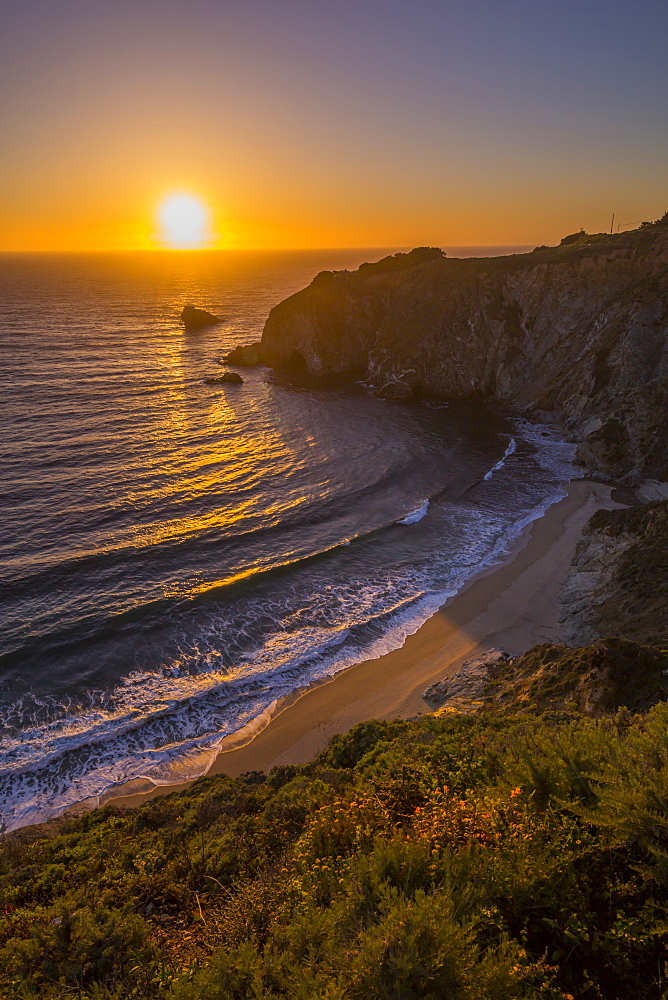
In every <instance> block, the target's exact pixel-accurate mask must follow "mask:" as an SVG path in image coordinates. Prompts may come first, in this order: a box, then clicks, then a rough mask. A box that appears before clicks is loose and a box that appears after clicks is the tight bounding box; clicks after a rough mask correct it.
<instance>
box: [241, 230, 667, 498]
mask: <svg viewBox="0 0 668 1000" xmlns="http://www.w3.org/2000/svg"><path fill="white" fill-rule="evenodd" d="M667 333H668V227H667V226H666V224H665V222H662V223H657V224H654V225H648V226H645V227H644V228H642V229H640V230H636V231H634V232H633V233H630V234H621V235H619V236H613V237H607V238H605V237H604V238H600V237H599V238H596V239H594V240H592V241H589V242H587V241H582V242H581V243H578V244H575V245H569V246H564V247H558V248H544V249H540V250H538V251H534V252H533V253H530V254H522V255H517V256H510V257H496V258H478V259H446V258H444V257H443V256H442V255H441V254H440V252H439V251H433V250H429V249H424V248H423V249H421V250H418V251H413V252H412V253H410V254H403V255H395V256H394V257H389V258H386V259H385V260H383V261H379V262H378V263H376V264H363V265H362V266H361V267H360V268H359V269H358V270H357V271H355V272H353V273H347V272H333V273H332V272H323V273H322V274H320V275H318V276H317V278H315V279H314V281H313V282H312V284H311V285H310V286H309V287H308V288H305V289H304V290H303V291H301V292H298V293H297V294H295V295H292V296H291V297H290V298H288V299H286V300H285V301H284V302H281V303H280V304H279V305H277V306H276V307H275V308H274V309H272V311H271V313H270V315H269V317H268V319H267V322H266V325H265V328H264V332H263V335H262V341H261V345H260V348H259V352H260V355H259V356H260V358H261V360H262V361H263V362H264V363H267V364H270V365H272V366H279V365H282V364H293V365H301V366H302V367H304V368H306V369H307V370H308V371H309V372H311V373H314V374H354V375H355V376H356V377H362V378H365V379H367V380H369V381H370V382H372V383H373V384H374V385H375V386H376V387H377V388H378V389H379V390H380V391H381V392H384V393H385V394H386V395H390V396H395V397H397V398H399V397H406V396H410V395H412V394H430V395H437V396H440V397H445V398H463V397H471V396H480V397H484V398H487V399H489V400H491V401H496V402H498V403H501V404H503V405H504V406H507V407H509V408H512V409H514V410H515V411H519V412H522V413H524V414H526V415H529V416H533V417H535V418H538V419H540V418H542V419H550V420H556V421H558V422H559V423H560V425H561V426H562V428H563V430H564V432H565V433H566V434H567V435H569V436H570V437H571V438H572V439H573V440H574V441H577V442H578V445H579V457H580V460H581V461H582V462H583V463H584V464H585V466H586V467H587V468H588V469H589V471H590V473H592V474H594V475H598V476H601V477H603V478H606V479H612V480H616V481H618V482H627V483H628V482H636V481H638V480H639V479H641V478H643V477H646V476H652V477H654V478H657V479H664V478H667V477H668V434H667V431H668V336H667Z"/></svg>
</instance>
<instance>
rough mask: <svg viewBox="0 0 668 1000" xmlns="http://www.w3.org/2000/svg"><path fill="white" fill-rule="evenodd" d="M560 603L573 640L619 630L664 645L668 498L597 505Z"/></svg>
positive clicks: (586, 639) (667, 608)
mask: <svg viewBox="0 0 668 1000" xmlns="http://www.w3.org/2000/svg"><path fill="white" fill-rule="evenodd" d="M562 606H563V609H564V615H563V619H562V621H563V623H564V626H565V631H566V634H567V636H568V638H569V640H571V641H572V642H582V643H589V642H593V641H594V640H595V639H598V638H599V637H600V636H609V635H623V636H625V637H626V638H628V639H634V640H635V641H636V642H641V643H653V644H655V645H657V646H661V647H666V646H668V500H659V501H656V502H654V503H649V504H647V505H645V506H640V507H630V508H628V509H626V510H599V511H597V513H596V514H594V516H593V517H592V518H591V520H590V521H589V523H588V524H587V526H586V528H585V530H584V532H583V535H582V540H581V541H580V543H579V544H578V547H577V549H576V552H575V558H574V560H573V567H572V572H571V575H570V577H569V579H568V581H567V585H566V587H565V590H564V593H563V595H562Z"/></svg>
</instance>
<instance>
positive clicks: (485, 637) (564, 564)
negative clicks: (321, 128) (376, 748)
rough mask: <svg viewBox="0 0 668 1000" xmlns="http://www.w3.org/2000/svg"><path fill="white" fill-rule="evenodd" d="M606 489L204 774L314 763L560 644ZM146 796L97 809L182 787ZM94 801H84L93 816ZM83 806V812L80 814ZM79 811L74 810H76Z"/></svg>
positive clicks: (587, 491)
mask: <svg viewBox="0 0 668 1000" xmlns="http://www.w3.org/2000/svg"><path fill="white" fill-rule="evenodd" d="M616 506H619V504H617V503H615V501H614V500H612V499H611V489H610V487H608V486H605V485H603V484H601V483H592V482H589V481H587V480H577V481H575V482H572V483H571V484H570V485H569V487H568V495H567V496H566V497H565V498H564V499H563V500H561V501H560V502H559V503H557V504H554V505H553V506H552V507H550V509H549V510H548V511H547V513H546V514H545V515H544V516H543V517H542V518H540V519H539V520H538V521H534V522H533V523H532V524H531V525H529V527H528V528H527V529H526V530H525V532H524V535H523V536H522V538H521V539H519V540H518V542H517V544H516V545H515V547H514V548H513V551H512V552H511V553H510V554H509V556H508V557H507V558H506V560H505V561H504V562H503V563H501V564H499V565H497V566H495V567H492V568H491V569H488V570H487V571H486V572H484V573H482V574H480V575H479V576H478V577H476V578H474V579H473V580H472V581H471V582H470V583H469V584H468V585H467V586H466V587H465V588H464V589H463V590H462V591H460V593H459V594H457V595H456V596H455V597H454V598H452V599H451V600H450V601H448V602H447V603H446V604H445V605H444V606H443V607H442V608H441V609H440V610H439V611H438V612H437V613H436V614H435V615H433V616H432V617H431V618H430V619H429V620H428V621H427V622H425V624H424V625H422V627H421V628H420V629H418V631H417V632H415V633H414V635H411V636H409V637H408V638H407V639H406V641H405V643H404V645H403V646H402V647H401V648H400V649H397V650H394V651H392V652H391V653H386V654H385V655H384V656H380V657H378V658H377V659H375V660H367V661H365V662H363V663H359V664H357V665H356V666H353V667H350V668H348V669H347V670H344V671H343V672H341V673H340V674H337V675H336V676H335V677H334V678H332V679H330V680H328V681H325V682H323V683H321V684H318V685H316V686H313V687H309V688H306V689H304V690H303V691H300V692H296V693H295V694H294V695H293V696H292V697H291V698H290V699H286V700H284V701H283V702H282V703H280V704H279V705H276V706H275V707H274V709H273V711H272V712H270V713H267V716H266V717H265V718H264V719H263V720H262V722H261V723H259V724H258V723H257V722H256V723H255V724H254V726H253V728H252V729H250V730H247V731H245V732H244V731H241V732H240V733H237V734H234V735H233V736H231V737H229V738H228V739H227V740H226V741H224V743H223V745H222V747H221V751H220V753H219V754H218V756H217V758H216V760H215V761H214V763H213V766H212V767H211V768H210V770H209V771H208V774H209V775H214V774H229V775H232V776H237V775H240V774H244V773H245V772H247V771H255V770H259V771H268V770H270V769H271V768H272V767H274V766H276V765H278V764H299V763H304V762H305V761H308V760H310V759H312V758H313V757H314V756H315V755H316V754H317V753H318V752H319V751H320V750H322V749H323V748H324V747H325V746H326V745H327V744H328V742H329V740H330V739H331V737H332V736H333V735H334V734H335V733H345V732H347V731H348V730H349V729H350V728H351V726H354V725H355V724H356V723H358V722H362V721H364V720H366V719H374V718H376V719H389V718H397V717H400V718H409V717H411V716H415V715H419V714H421V713H426V712H428V711H429V709H428V707H427V705H426V703H425V702H424V701H423V699H422V692H423V691H424V690H425V688H426V687H427V686H428V685H429V684H431V683H433V682H434V681H436V680H441V679H442V678H444V677H447V676H449V675H451V674H453V673H454V672H455V670H456V669H457V667H458V666H459V665H460V663H461V662H462V661H463V660H465V659H467V658H468V657H470V656H473V655H475V654H476V653H478V652H483V651H484V650H485V649H489V648H490V647H493V646H494V647H501V648H502V649H505V650H506V651H507V652H508V653H510V654H512V655H515V654H518V653H522V652H524V651H525V650H526V649H529V648H530V647H531V646H533V645H535V644H536V643H540V642H559V641H562V640H563V634H562V631H561V627H560V624H559V614H560V607H559V593H560V590H561V585H562V583H563V581H564V579H565V577H566V576H567V574H568V570H569V567H570V563H571V559H572V557H573V553H574V551H575V547H576V545H577V543H578V541H579V539H580V536H581V533H582V529H583V527H584V525H585V524H586V523H587V521H588V520H589V518H590V517H591V516H592V514H593V513H594V512H595V511H596V510H598V509H599V508H601V507H608V508H610V507H616ZM189 784H192V782H190V781H186V782H183V783H180V784H173V785H161V786H154V787H150V786H149V787H148V788H147V782H145V781H139V782H131V783H130V784H129V785H126V786H124V789H123V792H122V793H121V794H119V790H118V789H116V790H115V794H108V795H106V796H104V797H103V798H101V799H100V800H99V803H100V804H102V802H110V801H113V803H114V805H117V806H123V807H130V806H136V805H139V804H140V803H141V802H145V801H146V800H147V799H149V798H154V797H155V796H156V795H164V794H167V793H168V792H171V791H176V790H179V789H182V788H186V787H188V785H189ZM96 804H97V802H94V801H91V800H89V801H88V802H87V803H85V806H86V807H88V808H91V807H92V806H93V805H96ZM79 808H81V807H79ZM77 811H78V810H77Z"/></svg>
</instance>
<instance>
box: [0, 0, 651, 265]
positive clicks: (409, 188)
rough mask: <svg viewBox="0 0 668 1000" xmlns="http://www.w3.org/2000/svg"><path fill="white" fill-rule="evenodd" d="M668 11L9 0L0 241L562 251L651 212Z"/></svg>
mask: <svg viewBox="0 0 668 1000" xmlns="http://www.w3.org/2000/svg"><path fill="white" fill-rule="evenodd" d="M667 39H668V3H666V2H665V0H660V2H655V0H356V2H352V0H187V2H185V0H113V2H112V0H3V2H2V4H1V5H0V122H1V123H2V125H1V127H0V250H12V251H13V250H40V251H44V250H126V249H127V250H132V249H149V248H152V247H160V246H161V245H163V244H164V234H163V233H162V232H161V230H160V224H159V222H158V221H157V213H158V210H159V206H160V204H161V202H162V201H163V200H164V199H165V198H166V197H168V196H169V195H171V194H175V193H179V194H187V195H189V196H191V197H194V198H196V199H200V201H201V203H202V204H203V205H204V206H205V209H206V211H207V213H208V214H209V223H208V228H207V241H206V242H207V244H208V245H211V246H216V247H222V248H231V249H235V248H240V249H244V248H267V249H269V248H309V247H355V246H360V247H383V246H393V247H397V246H419V245H436V246H456V245H481V244H482V245H511V244H542V243H547V244H551V243H556V242H558V241H559V239H560V238H561V237H562V236H564V235H565V234H567V233H570V232H573V231H575V230H578V229H580V228H584V229H586V230H587V231H589V232H600V231H604V230H608V229H609V228H610V222H611V216H612V213H613V212H615V227H616V226H617V223H620V224H621V225H622V228H624V227H629V228H630V227H632V226H634V225H636V224H638V223H639V222H641V221H644V220H646V219H650V220H651V219H655V218H657V217H658V216H660V215H662V214H663V213H664V212H665V211H666V210H668V189H667V188H668V185H667V184H666V179H667V178H668V100H667V98H666V95H667V94H668V58H666V40H667Z"/></svg>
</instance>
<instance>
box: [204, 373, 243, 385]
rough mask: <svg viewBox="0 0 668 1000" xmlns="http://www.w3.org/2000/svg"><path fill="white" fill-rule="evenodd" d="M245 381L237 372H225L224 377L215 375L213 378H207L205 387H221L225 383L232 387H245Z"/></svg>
mask: <svg viewBox="0 0 668 1000" xmlns="http://www.w3.org/2000/svg"><path fill="white" fill-rule="evenodd" d="M243 381H244V380H243V379H242V377H241V375H238V374H237V373H236V372H224V373H223V374H222V375H213V376H212V377H211V378H205V379H204V385H221V383H223V382H227V383H228V384H231V385H243Z"/></svg>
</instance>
